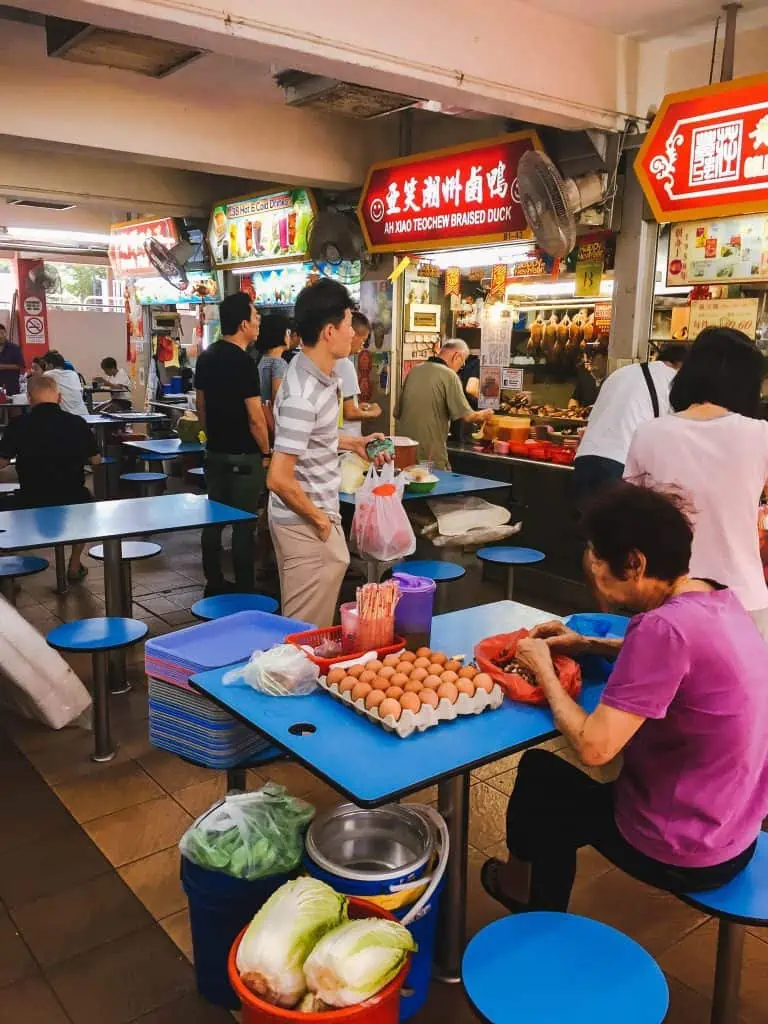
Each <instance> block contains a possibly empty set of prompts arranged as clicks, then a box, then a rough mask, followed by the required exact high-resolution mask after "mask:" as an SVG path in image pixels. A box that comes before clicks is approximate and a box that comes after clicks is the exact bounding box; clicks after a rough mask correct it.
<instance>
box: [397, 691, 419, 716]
mask: <svg viewBox="0 0 768 1024" xmlns="http://www.w3.org/2000/svg"><path fill="white" fill-rule="evenodd" d="M400 707H401V708H402V709H403V711H412V712H413V713H414V715H415V714H417V713H418V711H419V710H420V708H421V701H420V700H419V695H418V694H417V693H404V694H403V696H402V697H401V698H400Z"/></svg>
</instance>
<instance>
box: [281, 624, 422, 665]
mask: <svg viewBox="0 0 768 1024" xmlns="http://www.w3.org/2000/svg"><path fill="white" fill-rule="evenodd" d="M323 640H337V641H338V642H339V643H341V626H329V627H327V628H326V629H312V630H309V631H308V632H306V633H291V635H290V636H287V637H286V638H285V642H286V643H287V644H294V645H295V646H296V647H319V646H320V644H321V643H322V642H323ZM404 647H405V640H403V638H402V637H401V636H396V637H393V639H392V643H391V644H388V645H387V646H386V647H379V648H377V650H376V653H377V654H378V656H379V657H380V658H384V657H386V655H387V654H394V653H395V651H402V649H403V648H404ZM366 653H367V652H366V651H349V652H348V653H346V654H340V655H339V656H338V657H337V658H320V657H318V655H316V654H307V657H308V658H309V660H310V661H314V663H315V664H316V665H318V666H319V667H320V671H321V672H322V674H323V675H327V674H328V673H329V672H330V670H331V669H332V668H333V666H334V665H338V664H339V662H342V661H354V660H355V658H359V657H360V656H361V655H362V654H366Z"/></svg>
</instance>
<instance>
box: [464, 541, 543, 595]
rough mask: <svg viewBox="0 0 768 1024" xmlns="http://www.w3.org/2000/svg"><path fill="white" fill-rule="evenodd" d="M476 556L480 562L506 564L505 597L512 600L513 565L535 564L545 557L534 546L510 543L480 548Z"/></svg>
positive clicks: (513, 584)
mask: <svg viewBox="0 0 768 1024" xmlns="http://www.w3.org/2000/svg"><path fill="white" fill-rule="evenodd" d="M477 557H478V558H479V559H480V561H481V562H492V563H493V564H494V565H506V567H507V588H506V598H507V600H508V601H511V600H512V594H513V592H514V589H515V566H516V565H535V564H536V562H543V561H544V559H545V558H546V557H547V556H546V555H545V554H544V552H543V551H537V550H536V548H517V547H514V546H512V545H503V544H502V545H499V546H498V547H490V548H480V550H479V551H478V552H477Z"/></svg>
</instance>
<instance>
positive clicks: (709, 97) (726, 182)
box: [635, 75, 768, 223]
mask: <svg viewBox="0 0 768 1024" xmlns="http://www.w3.org/2000/svg"><path fill="white" fill-rule="evenodd" d="M635 171H636V173H637V176H638V179H639V181H640V184H641V185H642V187H643V191H644V192H645V195H646V198H647V199H648V202H649V203H650V205H651V209H652V210H653V213H654V216H655V217H656V220H658V221H659V222H662V223H663V222H665V221H682V220H697V219H699V218H707V217H727V216H732V215H736V214H740V213H760V212H764V211H766V210H768V75H757V76H755V77H753V78H739V79H736V80H735V81H733V82H721V83H719V84H718V85H712V86H708V87H706V88H703V89H691V90H689V91H688V92H680V93H673V94H671V95H670V96H666V97H665V98H664V100H663V102H662V104H661V107H660V108H659V112H658V114H657V115H656V118H655V119H654V122H653V124H652V125H651V127H650V130H649V132H648V135H647V137H646V139H645V142H644V143H643V145H642V147H641V149H640V152H639V153H638V155H637V159H636V161H635Z"/></svg>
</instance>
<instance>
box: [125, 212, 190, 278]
mask: <svg viewBox="0 0 768 1024" xmlns="http://www.w3.org/2000/svg"><path fill="white" fill-rule="evenodd" d="M109 236H110V242H109V262H110V264H111V265H112V273H113V274H114V275H115V277H119V278H122V279H123V280H129V279H130V278H132V277H157V271H156V270H155V268H154V267H153V266H152V264H151V263H150V262H149V259H148V257H147V253H146V250H145V248H144V243H145V242H146V241H147V239H148V238H153V237H154V238H156V239H157V240H158V241H159V242H161V243H162V244H163V245H164V246H165V247H166V249H170V248H171V247H172V246H174V245H176V243H177V242H178V241H179V232H178V229H177V227H176V222H175V220H174V219H173V217H158V218H157V219H156V220H129V221H125V222H124V223H122V224H113V225H112V226H111V227H110V229H109Z"/></svg>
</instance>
